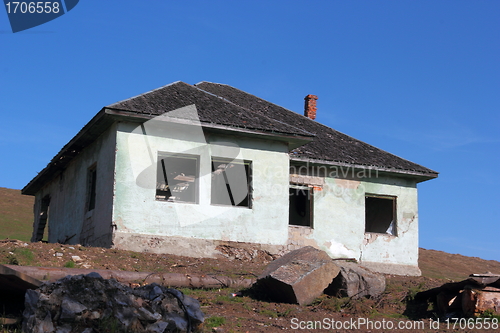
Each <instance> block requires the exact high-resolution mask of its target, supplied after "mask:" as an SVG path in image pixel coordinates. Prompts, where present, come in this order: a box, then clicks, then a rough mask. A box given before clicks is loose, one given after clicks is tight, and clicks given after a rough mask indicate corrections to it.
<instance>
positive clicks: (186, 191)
mask: <svg viewBox="0 0 500 333" xmlns="http://www.w3.org/2000/svg"><path fill="white" fill-rule="evenodd" d="M198 170H199V157H198V156H192V155H180V154H175V155H172V154H168V155H167V154H159V156H158V163H157V174H156V200H162V201H169V202H188V203H196V202H197V200H198V193H197V192H198Z"/></svg>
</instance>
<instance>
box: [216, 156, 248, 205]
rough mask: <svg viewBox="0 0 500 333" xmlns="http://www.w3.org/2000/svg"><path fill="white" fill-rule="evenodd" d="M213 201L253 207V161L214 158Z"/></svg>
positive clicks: (218, 203) (220, 203) (217, 203)
mask: <svg viewBox="0 0 500 333" xmlns="http://www.w3.org/2000/svg"><path fill="white" fill-rule="evenodd" d="M211 203H212V205H228V206H238V207H248V208H251V205H252V162H251V161H245V160H230V159H222V158H212V193H211Z"/></svg>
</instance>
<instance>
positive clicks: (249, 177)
mask: <svg viewBox="0 0 500 333" xmlns="http://www.w3.org/2000/svg"><path fill="white" fill-rule="evenodd" d="M215 163H221V164H239V165H244V166H245V173H246V184H247V196H246V199H244V200H243V201H246V202H247V204H246V205H241V202H240V203H239V204H235V203H234V199H233V196H232V192H231V187H230V186H229V184H228V182H229V181H228V179H227V175H226V171H225V170H224V171H222V172H223V176H224V182H225V184H226V189H227V193H228V196H229V199H230V200H231V204H226V203H218V202H214V191H215V189H214V175H215V171H216V169H215ZM210 170H211V179H210V188H211V189H210V205H213V206H225V207H237V208H247V209H252V206H253V186H252V182H253V162H252V161H251V160H245V159H231V158H225V157H217V156H211V158H210ZM243 201H242V202H243Z"/></svg>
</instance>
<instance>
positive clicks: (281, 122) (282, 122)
mask: <svg viewBox="0 0 500 333" xmlns="http://www.w3.org/2000/svg"><path fill="white" fill-rule="evenodd" d="M199 83H211V84H220V85H224V86H227V87H231V88H233V89H236V90H239V89H237V88H234V87H232V86H230V85H228V84H223V83H214V82H207V81H203V82H199ZM199 83H197V84H199ZM197 84H195V85H194V87H195V88H196V89H199V90H201V91H203V92H204V93H207V94H210V95H213V96H215V97H217V98H220V99H222V100H223V101H225V102H227V103H230V104H232V105H235V106H237V107H239V108H242V109H244V110H246V111H250V112H259V115H260V116H263V117H265V118H267V119H269V120H272V121H275V122H278V123H280V124H283V125H287V126H290V127H292V128H294V129H296V130H299V131H301V132H304V133H306V134H308V135H312V136H316V134H314V133H311V132H308V131H306V130H305V129H303V128H300V127H297V126H295V125H292V124H289V123H286V122H284V121H281V120H278V119H275V118H271V117H269V116H268V115H266V114H265V113H263V112H260V111H256V110H250V109H249V108H246V107H244V106H241V105H239V104H236V103H235V102H233V101H230V100H228V99H227V98H224V97H222V96H219V95H217V94H214V93H212V92H210V91H206V90H204V89H201V88H199V87H197V86H196V85H197ZM240 91H241V92H244V91H243V90H240ZM249 95H251V94H249ZM252 96H254V95H252ZM254 97H256V98H259V97H257V96H254ZM262 100H263V99H262ZM263 101H264V102H267V101H266V100H263ZM268 103H269V102H268ZM274 105H276V106H278V107H280V106H279V105H277V104H274ZM281 108H282V109H284V110H287V111H289V112H294V111H291V110H288V109H285V108H283V107H281ZM294 113H296V112H294Z"/></svg>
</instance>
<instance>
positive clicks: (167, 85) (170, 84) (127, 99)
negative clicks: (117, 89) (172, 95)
mask: <svg viewBox="0 0 500 333" xmlns="http://www.w3.org/2000/svg"><path fill="white" fill-rule="evenodd" d="M179 83H184V84H187V85H190V84H189V83H186V82H182V81H174V82H171V83H169V84H166V85H164V86H161V87H158V88H155V89H153V90H150V91H146V92H145V93H142V94H139V95H135V96H132V97H129V98H126V99H123V100H121V101H118V102H115V103H113V104H109V105H106V106H105V107H107V108H112V107H113V106H114V105H116V104H120V103H124V102H127V101H130V100H132V99H134V98H138V97H142V96H145V95H148V94H150V93H152V92H155V91H157V90H161V89H163V88H166V87H169V86H173V85H175V84H179Z"/></svg>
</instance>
